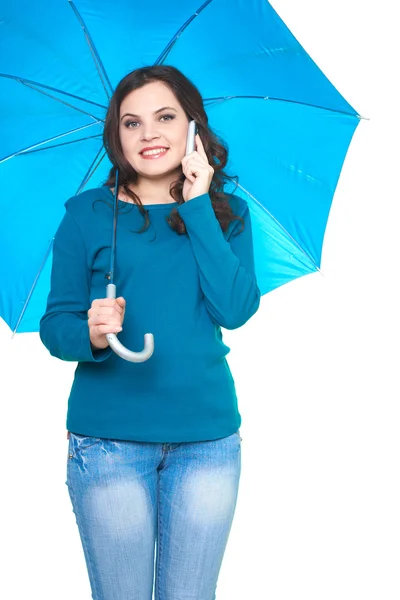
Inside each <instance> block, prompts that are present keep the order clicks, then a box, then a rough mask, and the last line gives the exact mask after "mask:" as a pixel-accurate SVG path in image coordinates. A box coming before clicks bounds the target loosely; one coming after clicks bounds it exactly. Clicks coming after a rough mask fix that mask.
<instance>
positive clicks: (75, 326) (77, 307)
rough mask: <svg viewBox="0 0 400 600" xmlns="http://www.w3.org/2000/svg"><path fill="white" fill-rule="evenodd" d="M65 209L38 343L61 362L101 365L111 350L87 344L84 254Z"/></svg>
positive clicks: (87, 276) (87, 286)
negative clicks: (99, 363) (98, 363)
mask: <svg viewBox="0 0 400 600" xmlns="http://www.w3.org/2000/svg"><path fill="white" fill-rule="evenodd" d="M65 204H66V205H67V202H66V203H65ZM66 208H67V210H66V213H65V215H64V217H63V219H62V221H61V223H60V225H59V227H58V230H57V232H56V235H55V237H54V244H53V263H52V271H51V287H50V292H49V295H48V298H47V307H46V312H45V314H44V315H43V316H42V318H41V320H40V326H39V327H40V329H39V334H40V339H41V340H42V342H43V344H44V345H45V346H46V348H47V349H48V350H49V352H50V354H51V355H52V356H55V357H57V358H60V359H61V360H68V361H78V362H83V361H86V362H87V361H89V362H100V361H103V360H106V359H107V358H108V357H109V356H110V355H111V353H112V350H111V348H110V347H107V348H104V349H95V348H94V346H93V345H92V344H91V342H90V338H89V327H88V315H87V311H88V310H89V308H90V293H89V292H90V269H89V266H88V264H87V252H86V247H85V242H84V239H83V236H82V234H81V231H80V229H79V227H78V225H77V223H76V221H75V219H74V218H73V216H72V215H71V214H70V212H69V211H68V207H67V206H66Z"/></svg>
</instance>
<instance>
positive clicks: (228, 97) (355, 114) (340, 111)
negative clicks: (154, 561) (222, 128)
mask: <svg viewBox="0 0 400 600" xmlns="http://www.w3.org/2000/svg"><path fill="white" fill-rule="evenodd" d="M237 98H240V99H241V98H246V99H254V100H276V101H278V102H289V103H291V104H301V105H302V106H310V107H312V108H320V109H321V110H328V111H330V112H334V113H339V114H343V115H348V116H349V117H358V118H359V119H366V120H369V119H368V118H367V117H362V116H361V115H359V114H358V113H349V112H347V111H345V110H337V109H334V108H327V107H326V106H318V105H317V104H309V103H307V102H299V101H297V100H287V99H286V98H273V97H271V96H217V97H215V98H204V103H206V102H209V103H210V104H212V103H214V102H224V101H225V100H235V99H237Z"/></svg>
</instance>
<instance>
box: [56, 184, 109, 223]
mask: <svg viewBox="0 0 400 600" xmlns="http://www.w3.org/2000/svg"><path fill="white" fill-rule="evenodd" d="M106 199H109V198H108V194H107V190H106V189H105V188H104V186H100V187H96V188H90V189H87V190H84V191H83V192H80V193H79V194H76V195H75V196H71V197H70V198H68V200H67V201H66V202H65V203H64V206H65V208H66V209H67V210H68V211H70V212H71V213H72V214H74V215H76V216H78V215H79V214H80V213H82V214H85V213H86V212H87V210H88V208H90V207H92V206H93V202H94V201H95V200H106Z"/></svg>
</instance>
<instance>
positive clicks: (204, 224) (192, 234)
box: [177, 194, 261, 329]
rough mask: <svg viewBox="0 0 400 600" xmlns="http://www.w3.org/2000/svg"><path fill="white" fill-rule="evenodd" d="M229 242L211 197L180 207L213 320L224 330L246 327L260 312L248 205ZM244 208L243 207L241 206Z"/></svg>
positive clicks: (236, 223) (191, 201) (204, 195)
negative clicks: (242, 220) (257, 312)
mask: <svg viewBox="0 0 400 600" xmlns="http://www.w3.org/2000/svg"><path fill="white" fill-rule="evenodd" d="M242 203H244V204H245V208H244V210H243V214H242V215H240V216H242V218H243V219H244V222H245V224H244V230H243V231H241V233H239V234H238V235H236V236H235V235H234V234H235V233H237V231H238V230H239V231H240V229H241V227H242V222H241V221H235V226H234V228H233V229H232V231H231V235H230V237H229V241H227V240H226V239H225V237H224V234H223V232H222V230H221V226H220V224H219V222H218V219H217V218H216V216H215V213H214V209H213V207H212V203H211V198H210V196H209V194H203V195H202V196H197V197H196V198H193V199H192V200H190V202H186V203H185V204H182V205H179V206H178V207H177V210H178V212H179V214H180V215H181V217H182V219H183V220H184V222H185V226H186V229H187V232H188V235H189V238H190V241H191V244H192V248H193V252H194V255H195V257H196V261H197V264H198V267H199V276H200V285H201V288H202V290H203V293H204V296H205V303H206V306H207V310H208V312H209V313H210V316H211V317H212V319H213V321H214V322H215V323H216V324H218V325H220V326H221V327H224V328H225V329H237V328H238V327H241V326H242V325H244V324H245V323H246V322H247V321H248V320H249V319H250V317H252V316H253V315H254V313H255V312H256V311H257V310H258V307H259V305H260V299H261V293H260V290H259V288H258V285H257V280H256V275H255V269H254V252H253V238H252V228H251V220H250V211H249V208H248V205H247V202H245V201H244V200H242ZM242 206H243V204H242Z"/></svg>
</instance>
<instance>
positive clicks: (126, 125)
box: [125, 115, 175, 129]
mask: <svg viewBox="0 0 400 600" xmlns="http://www.w3.org/2000/svg"><path fill="white" fill-rule="evenodd" d="M167 117H168V118H169V119H171V120H172V119H175V115H162V117H160V119H165V118H167ZM132 123H138V121H126V122H125V127H128V128H130V127H129V126H130V125H131V124H132ZM130 129H131V128H130ZM133 129H136V127H133Z"/></svg>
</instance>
